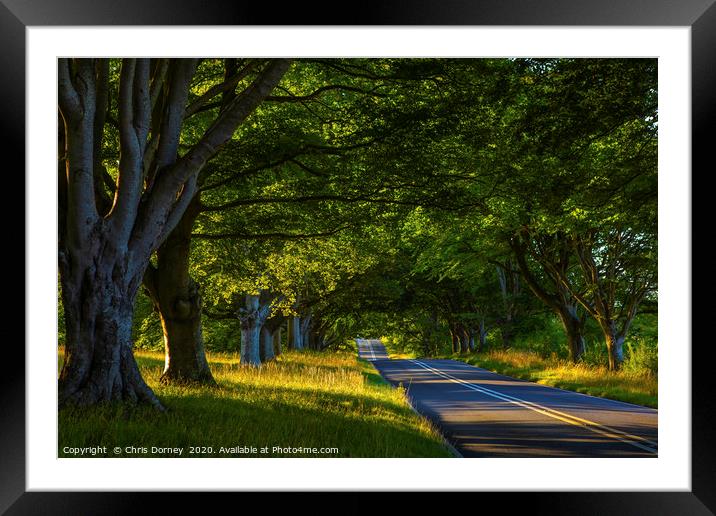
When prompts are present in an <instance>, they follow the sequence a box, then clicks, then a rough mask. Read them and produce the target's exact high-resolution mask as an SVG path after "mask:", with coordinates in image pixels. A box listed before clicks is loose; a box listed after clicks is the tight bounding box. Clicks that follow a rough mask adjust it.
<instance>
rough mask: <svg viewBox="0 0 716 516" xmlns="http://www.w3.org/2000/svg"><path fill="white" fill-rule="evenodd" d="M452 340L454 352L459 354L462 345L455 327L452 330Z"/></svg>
mask: <svg viewBox="0 0 716 516" xmlns="http://www.w3.org/2000/svg"><path fill="white" fill-rule="evenodd" d="M450 339H451V340H452V352H453V353H457V352H458V351H460V343H459V341H458V337H457V331H456V330H455V328H453V327H451V328H450Z"/></svg>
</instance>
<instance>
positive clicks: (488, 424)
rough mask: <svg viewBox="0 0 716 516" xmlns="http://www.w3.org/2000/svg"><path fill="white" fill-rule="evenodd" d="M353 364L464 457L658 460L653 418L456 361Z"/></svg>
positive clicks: (364, 354)
mask: <svg viewBox="0 0 716 516" xmlns="http://www.w3.org/2000/svg"><path fill="white" fill-rule="evenodd" d="M357 342H358V353H359V356H360V357H361V358H363V359H365V360H369V361H371V362H372V364H373V365H374V366H375V368H376V369H377V370H378V372H380V374H381V375H382V376H383V378H385V379H386V380H387V381H388V382H390V383H391V384H393V385H396V386H397V385H400V384H402V385H403V387H405V388H406V390H407V394H408V398H409V400H410V403H411V404H412V406H413V408H415V410H416V411H418V412H419V413H421V414H423V415H424V416H426V417H427V418H428V419H430V420H431V421H433V423H435V424H436V425H437V426H438V427H439V428H440V430H441V431H442V432H443V435H445V437H446V439H447V440H448V441H449V442H450V443H451V444H452V445H453V446H454V447H455V448H456V449H457V450H458V451H459V452H460V454H461V455H463V456H464V457H657V453H658V450H657V448H658V444H657V443H658V440H657V439H658V437H657V436H658V432H657V421H658V411H657V410H655V409H651V408H647V407H641V406H638V405H632V404H629V403H623V402H620V401H613V400H608V399H603V398H596V397H593V396H587V395H585V394H579V393H576V392H571V391H564V390H561V389H556V388H554V387H547V386H544V385H539V384H536V383H533V382H527V381H524V380H517V379H515V378H510V377H509V376H503V375H499V374H496V373H493V372H491V371H487V370H485V369H481V368H479V367H475V366H471V365H468V364H465V363H464V362H458V361H455V360H437V359H419V360H391V359H389V358H388V354H387V352H386V350H385V347H384V346H383V345H382V344H381V343H380V341H379V340H366V339H357Z"/></svg>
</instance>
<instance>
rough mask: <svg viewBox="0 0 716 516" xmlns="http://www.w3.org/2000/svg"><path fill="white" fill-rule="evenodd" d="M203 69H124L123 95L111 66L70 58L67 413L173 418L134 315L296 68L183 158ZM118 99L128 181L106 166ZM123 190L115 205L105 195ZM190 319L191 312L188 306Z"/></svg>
mask: <svg viewBox="0 0 716 516" xmlns="http://www.w3.org/2000/svg"><path fill="white" fill-rule="evenodd" d="M197 64H198V60H197V59H124V60H122V63H121V71H120V76H119V81H118V87H117V90H118V91H117V92H114V91H113V90H114V88H113V86H114V85H113V84H112V83H111V82H110V77H109V75H110V74H109V72H108V68H109V67H108V62H107V60H106V59H60V60H59V62H58V100H59V110H60V114H61V122H62V125H61V128H60V133H61V136H60V140H61V143H63V144H64V145H63V147H62V148H61V149H60V159H61V161H63V162H64V165H65V172H66V173H65V175H64V176H63V180H62V181H61V183H60V189H59V190H60V202H59V209H60V217H59V220H60V225H59V235H58V236H59V249H58V261H59V272H60V282H61V287H62V301H63V306H64V313H65V331H66V348H65V362H64V365H63V368H62V371H61V373H60V378H59V396H58V402H59V404H60V405H61V406H62V405H64V404H80V405H91V404H96V403H99V402H103V401H115V400H125V401H131V402H143V403H149V404H151V405H154V406H155V407H157V408H162V405H161V403H160V402H159V400H158V399H157V398H156V396H155V395H154V393H153V392H152V391H151V389H150V388H149V387H148V386H147V385H146V383H145V382H144V380H143V379H142V377H141V375H140V373H139V370H138V368H137V364H136V362H135V360H134V356H133V353H132V340H131V327H132V313H133V307H134V301H135V297H136V294H137V290H138V288H139V286H140V284H141V283H142V280H143V277H144V274H145V272H146V270H147V267H148V265H149V263H150V259H151V257H152V254H153V253H154V252H155V251H156V250H157V249H158V248H159V246H160V245H161V244H162V243H164V241H165V240H166V239H167V237H168V236H169V234H170V233H171V232H172V230H173V229H174V228H175V227H176V225H177V223H178V222H179V220H180V219H181V218H182V216H183V215H184V213H185V211H186V209H187V207H188V206H189V204H190V202H191V201H192V199H193V198H194V194H195V193H196V188H197V176H198V174H199V172H200V171H201V169H202V167H203V166H204V165H205V164H206V162H207V161H208V160H209V159H210V158H211V157H212V156H214V155H215V154H216V153H217V152H219V150H220V148H221V146H222V145H223V144H224V143H226V142H227V141H228V140H229V139H230V138H231V136H232V134H233V132H234V131H235V129H236V128H237V127H238V126H239V125H240V124H241V123H242V122H243V121H244V120H245V119H246V118H247V117H248V116H249V115H250V114H251V113H252V112H253V111H254V110H255V109H256V107H257V106H258V105H259V104H260V103H261V102H262V101H263V100H264V99H265V98H266V97H267V96H268V95H269V94H270V93H271V91H272V90H273V89H274V87H275V86H276V85H277V84H278V82H279V81H280V80H281V78H282V76H283V75H284V73H285V72H286V71H287V70H288V68H289V66H290V61H289V60H286V59H276V60H263V61H259V62H256V63H255V66H256V67H257V68H258V69H259V72H258V73H257V74H256V75H255V77H254V78H253V80H251V81H250V83H249V84H248V85H247V86H246V88H245V89H244V90H243V91H242V92H241V94H240V95H237V96H236V97H235V98H233V99H232V100H231V101H230V102H229V105H228V106H227V107H226V109H225V110H224V111H223V112H221V113H220V114H219V115H218V116H217V117H216V119H215V120H214V121H213V123H212V124H211V125H209V127H208V128H207V129H206V131H205V132H204V133H203V134H202V135H201V137H200V138H199V139H198V141H196V142H195V143H194V144H193V145H191V146H190V147H189V148H188V149H186V151H184V152H181V153H180V140H181V133H182V127H183V122H184V119H185V116H186V112H187V99H188V95H189V88H190V84H191V80H192V77H193V76H194V74H195V72H196V68H197ZM110 94H116V98H117V113H118V114H117V120H116V123H117V128H118V132H119V164H118V172H117V177H116V180H114V181H112V178H111V177H108V174H107V171H106V168H104V167H103V166H102V163H101V161H100V160H99V159H98V156H99V154H98V153H99V149H101V147H102V141H103V136H104V133H105V122H106V118H107V108H108V98H109V96H110ZM107 184H110V185H113V186H112V187H111V191H113V193H114V197H113V199H111V200H110V199H107V197H109V195H108V194H107V190H106V188H105V185H107ZM178 308H179V311H183V310H184V309H183V308H181V307H178Z"/></svg>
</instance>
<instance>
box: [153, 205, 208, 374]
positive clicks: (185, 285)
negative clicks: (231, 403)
mask: <svg viewBox="0 0 716 516" xmlns="http://www.w3.org/2000/svg"><path fill="white" fill-rule="evenodd" d="M198 214H199V196H198V195H197V196H196V197H194V199H193V200H192V201H191V203H190V204H189V207H188V208H187V210H186V212H185V213H184V216H183V217H182V219H181V220H180V222H179V223H178V224H177V226H176V228H175V229H174V231H172V232H171V233H170V235H169V237H167V240H166V241H165V242H164V244H163V245H162V246H161V247H160V248H159V249H158V250H157V267H156V268H153V267H152V266H151V265H150V266H149V269H148V270H147V273H146V274H145V275H144V285H145V286H146V287H147V291H148V292H149V296H150V298H151V299H152V301H153V302H154V306H155V307H156V308H157V311H158V312H159V316H160V318H161V321H162V331H163V333H164V351H165V365H164V372H163V373H162V376H161V381H162V383H207V384H215V381H214V377H213V376H212V374H211V370H210V369H209V363H208V361H207V360H206V354H205V352H204V338H203V335H202V329H201V295H200V293H199V285H198V284H197V283H196V282H195V281H194V280H193V279H192V278H191V276H190V275H189V253H190V251H191V231H192V227H193V225H194V221H195V220H196V217H197V216H198Z"/></svg>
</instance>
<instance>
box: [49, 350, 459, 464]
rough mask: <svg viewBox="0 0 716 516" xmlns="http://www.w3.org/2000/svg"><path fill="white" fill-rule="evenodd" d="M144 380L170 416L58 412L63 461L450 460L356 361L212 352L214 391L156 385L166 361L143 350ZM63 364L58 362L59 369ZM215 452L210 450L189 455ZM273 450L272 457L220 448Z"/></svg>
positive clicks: (421, 423) (397, 398)
mask: <svg viewBox="0 0 716 516" xmlns="http://www.w3.org/2000/svg"><path fill="white" fill-rule="evenodd" d="M135 356H136V357H137V362H138V364H139V368H140V370H141V372H142V375H143V377H144V378H145V380H147V383H148V384H149V386H150V387H151V388H152V389H153V390H154V392H155V393H156V394H157V395H158V397H159V398H160V400H161V401H162V403H163V404H164V405H165V406H166V407H167V409H168V411H167V412H166V413H165V414H160V413H156V412H155V411H153V410H151V409H147V408H138V407H132V408H130V407H127V406H125V405H114V406H104V407H98V408H92V409H66V410H63V411H61V412H60V420H59V455H60V456H70V455H69V454H67V453H64V452H63V448H64V447H65V446H72V447H86V446H106V447H108V453H107V454H106V455H109V456H120V457H127V456H149V457H156V456H182V457H190V456H191V457H196V456H203V457H221V456H225V457H226V456H232V457H236V456H246V457H261V456H265V457H282V456H283V457H286V456H289V457H449V456H451V454H450V452H449V451H448V450H447V448H446V447H445V446H444V445H443V442H442V438H441V437H440V434H439V433H438V432H437V431H436V430H435V429H434V427H433V426H432V425H431V424H430V423H429V422H428V421H427V420H425V419H424V418H421V417H419V416H417V415H416V414H415V413H414V412H413V411H412V410H411V409H410V407H409V405H408V404H407V402H406V398H405V393H404V391H402V390H399V389H394V388H393V387H391V386H390V385H388V384H386V383H385V382H384V381H383V380H382V378H380V376H379V375H378V374H377V372H376V371H375V369H373V367H372V366H371V365H370V364H368V363H366V362H364V361H362V360H358V359H357V358H356V356H355V354H353V353H349V352H342V353H318V352H311V351H306V352H301V353H297V352H289V353H285V354H283V355H282V356H280V357H279V358H278V359H277V360H275V361H273V362H271V363H268V364H265V365H263V366H262V367H260V368H254V367H241V366H240V365H239V360H238V357H237V356H234V355H231V354H216V355H214V354H209V357H208V358H209V363H210V365H211V368H212V372H213V374H214V378H215V379H216V381H217V384H218V386H217V387H215V388H209V387H199V386H167V385H161V384H160V383H159V381H158V380H159V375H160V374H161V371H162V368H163V364H164V356H163V354H162V353H156V352H147V351H137V352H136V354H135ZM61 358H62V356H61V355H60V361H61ZM117 446H118V447H120V448H122V449H124V448H126V447H127V446H137V447H140V446H143V447H147V448H149V450H151V447H152V446H157V447H179V448H184V450H183V453H182V454H181V455H172V454H167V453H152V452H151V451H148V452H147V453H138V454H133V455H129V454H126V453H124V452H122V453H121V454H119V455H114V454H113V452H112V450H113V448H114V447H117ZM190 446H194V447H212V448H213V452H212V453H209V452H208V451H207V450H199V453H198V454H196V455H190V454H189V453H188V451H189V447H190ZM222 446H223V447H226V448H231V447H238V446H243V447H251V446H254V447H256V448H257V449H259V450H260V449H261V448H262V447H266V446H267V447H269V452H268V453H264V454H262V453H260V452H259V453H246V454H244V453H242V454H239V455H237V454H236V453H232V452H230V451H226V452H221V451H220V448H221V447H222ZM273 446H280V447H304V448H306V447H307V448H331V447H335V448H338V453H329V454H321V453H318V454H315V453H281V452H273V451H272V448H273Z"/></svg>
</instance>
